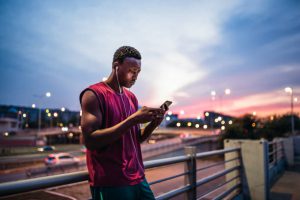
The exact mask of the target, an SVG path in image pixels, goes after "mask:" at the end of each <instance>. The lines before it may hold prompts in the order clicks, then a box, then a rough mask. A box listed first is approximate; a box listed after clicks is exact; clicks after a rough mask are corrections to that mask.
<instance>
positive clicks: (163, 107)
mask: <svg viewBox="0 0 300 200" xmlns="http://www.w3.org/2000/svg"><path fill="white" fill-rule="evenodd" d="M171 104H172V101H165V102H164V103H163V104H162V105H161V106H160V108H161V109H164V110H165V111H167V110H169V106H170V105H171Z"/></svg>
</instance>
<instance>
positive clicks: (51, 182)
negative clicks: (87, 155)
mask: <svg viewBox="0 0 300 200" xmlns="http://www.w3.org/2000/svg"><path fill="white" fill-rule="evenodd" d="M234 151H240V148H228V149H223V150H216V151H210V152H204V153H198V154H196V155H195V156H194V159H196V158H197V159H199V158H204V157H208V156H214V155H220V154H225V153H229V152H234ZM191 159H192V156H191V155H185V156H176V157H172V158H164V159H159V160H152V161H146V162H144V166H145V168H146V169H150V168H154V167H160V166H166V165H171V164H176V163H180V162H190V160H191ZM236 169H240V166H236V167H233V168H231V169H227V170H223V171H221V172H219V173H216V174H213V175H211V176H210V177H208V178H204V179H201V180H200V181H198V182H196V183H195V184H196V185H197V186H198V185H201V184H203V183H204V182H208V181H209V180H214V179H216V178H218V177H220V176H222V175H225V174H227V173H229V172H231V171H233V170H236ZM193 170H194V171H196V168H195V169H193ZM189 173H190V172H189V171H188V172H184V173H182V174H177V175H175V176H172V177H168V178H166V179H165V180H169V179H172V178H174V177H178V176H182V175H186V174H189ZM87 180H88V172H87V171H82V172H73V173H68V174H62V175H54V176H50V177H39V178H33V179H28V180H22V181H13V182H7V183H2V184H0V196H7V195H11V194H18V193H22V192H29V191H32V190H39V189H45V188H49V187H54V186H59V185H65V184H71V183H77V182H81V181H87ZM162 181H164V180H163V179H161V180H158V181H154V182H152V184H155V183H158V182H162ZM192 189H194V188H193V186H192V185H186V186H184V187H181V188H177V189H175V190H172V191H169V192H167V193H165V194H162V195H160V196H158V197H157V199H167V198H171V197H174V196H176V195H178V194H181V193H184V192H187V191H190V190H192Z"/></svg>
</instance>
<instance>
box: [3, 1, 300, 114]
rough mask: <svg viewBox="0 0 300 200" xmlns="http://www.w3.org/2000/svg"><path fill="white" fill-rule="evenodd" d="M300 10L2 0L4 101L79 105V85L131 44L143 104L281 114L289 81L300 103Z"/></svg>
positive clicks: (103, 72)
mask: <svg viewBox="0 0 300 200" xmlns="http://www.w3.org/2000/svg"><path fill="white" fill-rule="evenodd" d="M299 19H300V1H297V0H284V1H283V0H265V1H264V0H252V1H246V0H244V1H242V0H227V1H221V0H220V1H199V0H195V1H176V0H175V1H169V0H165V1H156V0H154V1H143V2H141V1H89V0H88V1H76V0H74V1H66V0H65V1H64V0H45V1H39V0H26V1H24V0H10V1H9V0H0V81H1V82H0V83H1V84H0V91H1V92H0V104H1V105H22V106H31V105H32V104H33V103H35V104H36V105H37V107H43V108H46V107H49V108H60V107H65V108H67V109H70V110H75V111H79V110H80V104H79V100H78V99H79V93H80V92H81V91H82V90H83V89H84V88H86V87H88V86H89V85H91V84H94V83H97V82H99V81H101V80H102V79H103V77H108V76H109V74H110V72H111V63H112V56H113V53H114V51H115V50H116V49H117V48H118V47H120V46H123V45H129V46H133V47H135V48H137V49H138V50H139V51H140V52H141V54H142V71H141V73H140V75H139V78H138V81H137V82H136V84H135V85H134V86H133V87H132V88H131V91H132V92H134V93H135V95H136V96H137V98H138V99H139V104H140V105H144V106H151V107H158V106H160V104H162V103H163V102H164V101H165V100H172V101H173V102H174V104H173V105H172V107H171V108H170V109H171V111H172V112H173V113H179V112H180V111H181V110H184V114H182V115H180V117H182V118H184V117H196V116H202V115H203V111H205V110H215V111H217V112H222V113H224V114H230V115H234V116H241V115H243V114H245V113H253V112H256V114H257V115H258V116H266V115H271V114H283V113H287V112H290V104H291V95H290V94H288V93H286V92H285V91H284V88H285V87H292V88H293V95H294V97H296V98H298V99H299V100H298V102H294V110H295V112H298V113H299V112H300V20H299ZM227 88H230V90H231V93H230V95H225V93H224V90H225V89H227ZM211 91H215V92H216V96H215V100H212V97H211ZM46 92H51V94H52V96H51V97H50V98H40V97H37V96H43V95H44V94H45V93H46Z"/></svg>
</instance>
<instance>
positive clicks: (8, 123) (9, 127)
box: [0, 117, 19, 133]
mask: <svg viewBox="0 0 300 200" xmlns="http://www.w3.org/2000/svg"><path fill="white" fill-rule="evenodd" d="M18 130H19V121H18V120H17V119H14V118H7V117H2V118H0V132H1V133H5V132H17V131H18Z"/></svg>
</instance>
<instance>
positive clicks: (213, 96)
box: [210, 88, 231, 113]
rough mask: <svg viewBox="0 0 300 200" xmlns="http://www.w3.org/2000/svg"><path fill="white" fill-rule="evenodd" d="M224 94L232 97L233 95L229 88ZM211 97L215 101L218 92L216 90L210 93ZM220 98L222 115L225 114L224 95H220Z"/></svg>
mask: <svg viewBox="0 0 300 200" xmlns="http://www.w3.org/2000/svg"><path fill="white" fill-rule="evenodd" d="M224 94H225V95H230V94H231V90H230V89H229V88H226V89H225V90H224ZM210 95H211V99H212V100H213V101H214V100H215V99H216V96H217V92H216V91H215V90H212V91H211V92H210ZM219 98H220V112H221V113H222V112H223V95H222V94H220V95H219Z"/></svg>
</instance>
